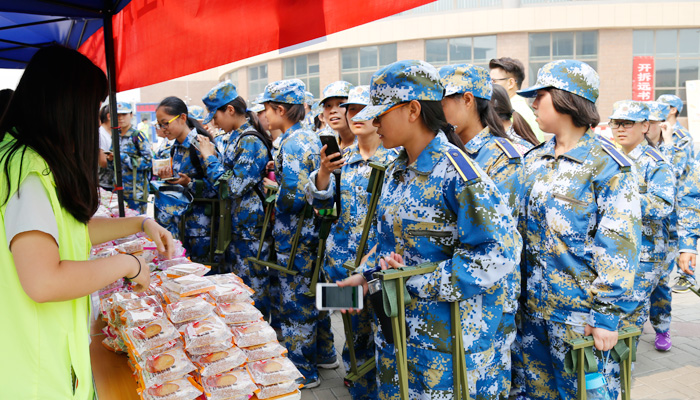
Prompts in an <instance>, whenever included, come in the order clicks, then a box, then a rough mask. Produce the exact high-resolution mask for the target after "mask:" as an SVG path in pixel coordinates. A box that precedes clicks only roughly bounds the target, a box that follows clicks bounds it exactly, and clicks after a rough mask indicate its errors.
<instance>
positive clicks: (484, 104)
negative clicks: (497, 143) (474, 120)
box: [474, 97, 508, 138]
mask: <svg viewBox="0 0 700 400" xmlns="http://www.w3.org/2000/svg"><path fill="white" fill-rule="evenodd" d="M474 100H475V101H476V111H477V112H478V113H479V121H480V122H481V125H482V126H484V127H486V126H488V127H489V129H490V130H491V134H492V135H494V136H498V137H502V138H507V137H508V136H507V135H506V131H505V129H503V123H502V122H501V119H500V118H499V117H498V114H496V111H495V110H494V109H493V107H492V106H491V102H490V101H489V100H486V99H482V98H480V97H474Z"/></svg>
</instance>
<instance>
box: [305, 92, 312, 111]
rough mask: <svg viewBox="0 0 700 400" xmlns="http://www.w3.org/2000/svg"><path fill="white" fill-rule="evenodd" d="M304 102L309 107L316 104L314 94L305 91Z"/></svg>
mask: <svg viewBox="0 0 700 400" xmlns="http://www.w3.org/2000/svg"><path fill="white" fill-rule="evenodd" d="M304 103H306V105H307V106H309V107H311V106H312V105H314V94H313V93H311V92H309V91H308V90H307V91H305V92H304Z"/></svg>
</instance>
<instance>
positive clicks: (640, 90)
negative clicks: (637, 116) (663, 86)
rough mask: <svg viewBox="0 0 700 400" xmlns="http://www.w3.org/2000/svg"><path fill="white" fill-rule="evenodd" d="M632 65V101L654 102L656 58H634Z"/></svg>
mask: <svg viewBox="0 0 700 400" xmlns="http://www.w3.org/2000/svg"><path fill="white" fill-rule="evenodd" d="M632 65H633V67H632V68H633V69H632V100H637V101H649V100H654V57H652V56H640V57H634V60H633V62H632Z"/></svg>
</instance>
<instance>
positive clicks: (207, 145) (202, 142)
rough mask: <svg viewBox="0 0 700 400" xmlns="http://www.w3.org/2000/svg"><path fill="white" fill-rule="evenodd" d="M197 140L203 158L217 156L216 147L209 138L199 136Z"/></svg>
mask: <svg viewBox="0 0 700 400" xmlns="http://www.w3.org/2000/svg"><path fill="white" fill-rule="evenodd" d="M197 139H198V140H199V152H200V153H201V154H202V157H203V158H207V157H209V156H215V155H216V146H215V145H214V143H212V142H211V140H209V138H208V137H206V136H204V135H197Z"/></svg>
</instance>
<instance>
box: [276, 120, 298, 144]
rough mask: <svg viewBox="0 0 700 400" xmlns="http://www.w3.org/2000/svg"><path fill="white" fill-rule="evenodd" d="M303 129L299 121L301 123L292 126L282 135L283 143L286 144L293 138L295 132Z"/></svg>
mask: <svg viewBox="0 0 700 400" xmlns="http://www.w3.org/2000/svg"><path fill="white" fill-rule="evenodd" d="M301 128H302V126H301V121H299V122H297V123H296V124H294V125H292V126H291V127H290V128H289V129H287V130H286V131H284V133H283V134H282V136H281V138H282V142H284V141H285V140H286V139H287V138H288V137H290V136H292V134H293V133H294V132H296V131H298V130H299V129H301Z"/></svg>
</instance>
